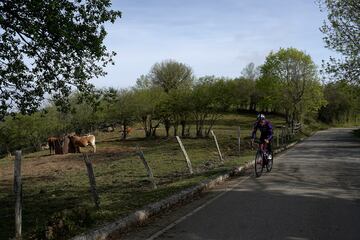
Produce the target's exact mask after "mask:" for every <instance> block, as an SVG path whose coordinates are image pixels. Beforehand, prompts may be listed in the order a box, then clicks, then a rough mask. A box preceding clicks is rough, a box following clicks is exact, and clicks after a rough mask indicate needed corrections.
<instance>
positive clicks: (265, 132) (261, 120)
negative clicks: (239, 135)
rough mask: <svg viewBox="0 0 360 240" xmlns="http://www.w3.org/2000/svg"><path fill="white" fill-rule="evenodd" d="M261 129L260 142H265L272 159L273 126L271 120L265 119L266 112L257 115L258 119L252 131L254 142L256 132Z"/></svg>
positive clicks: (269, 156)
mask: <svg viewBox="0 0 360 240" xmlns="http://www.w3.org/2000/svg"><path fill="white" fill-rule="evenodd" d="M258 129H259V130H260V133H261V135H260V143H261V144H265V149H267V151H268V159H271V158H272V156H271V153H272V150H271V141H272V138H273V127H272V125H271V123H270V121H268V120H266V119H265V115H264V114H259V115H258V116H257V120H256V122H255V123H254V128H253V131H252V136H251V143H252V144H254V140H255V137H256V132H257V130H258Z"/></svg>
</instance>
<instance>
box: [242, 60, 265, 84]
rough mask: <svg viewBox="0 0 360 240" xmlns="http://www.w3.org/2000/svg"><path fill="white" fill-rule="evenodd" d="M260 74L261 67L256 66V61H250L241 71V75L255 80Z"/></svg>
mask: <svg viewBox="0 0 360 240" xmlns="http://www.w3.org/2000/svg"><path fill="white" fill-rule="evenodd" d="M259 75H260V69H259V68H257V67H255V64H254V63H252V62H251V63H249V64H248V65H246V66H245V67H244V69H243V70H242V71H241V76H242V77H243V78H246V79H250V80H255V79H257V78H258V77H259Z"/></svg>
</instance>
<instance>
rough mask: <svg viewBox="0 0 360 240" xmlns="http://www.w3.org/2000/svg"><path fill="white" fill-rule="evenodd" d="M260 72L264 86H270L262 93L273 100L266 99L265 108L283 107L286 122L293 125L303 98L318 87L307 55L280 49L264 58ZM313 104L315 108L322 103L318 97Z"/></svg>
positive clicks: (302, 106) (313, 68) (312, 64)
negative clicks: (313, 88) (267, 100)
mask: <svg viewBox="0 0 360 240" xmlns="http://www.w3.org/2000/svg"><path fill="white" fill-rule="evenodd" d="M261 73H262V76H261V78H262V79H264V83H263V84H262V85H263V87H264V88H265V89H266V88H267V87H270V91H268V92H265V93H266V95H267V96H272V95H274V98H272V97H270V98H269V100H270V102H268V105H267V107H268V108H274V107H275V106H282V108H283V110H284V112H285V114H286V119H287V122H288V123H292V125H293V124H294V122H295V121H301V117H302V116H303V114H302V113H303V112H302V111H303V110H304V109H305V108H304V105H303V104H304V99H305V98H304V96H305V95H307V94H308V92H309V91H310V90H312V87H314V86H316V84H318V85H319V80H318V77H317V72H316V66H315V64H314V62H313V61H312V59H311V57H310V55H308V54H306V53H304V52H302V51H299V50H297V49H295V48H287V49H282V48H281V49H280V50H279V51H278V52H276V53H273V52H271V53H270V54H269V55H268V56H267V57H266V61H265V63H264V65H263V66H262V67H261ZM313 101H314V102H313V103H312V104H313V106H316V107H317V108H320V107H321V105H322V104H323V103H324V102H323V101H322V99H321V96H320V97H319V98H314V100H313ZM308 104H309V103H308Z"/></svg>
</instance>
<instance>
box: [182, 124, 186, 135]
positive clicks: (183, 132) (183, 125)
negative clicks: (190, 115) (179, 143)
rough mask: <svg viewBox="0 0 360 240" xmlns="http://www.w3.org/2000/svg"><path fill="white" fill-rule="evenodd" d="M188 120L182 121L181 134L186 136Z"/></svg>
mask: <svg viewBox="0 0 360 240" xmlns="http://www.w3.org/2000/svg"><path fill="white" fill-rule="evenodd" d="M185 128H186V121H184V120H183V121H181V136H182V137H185Z"/></svg>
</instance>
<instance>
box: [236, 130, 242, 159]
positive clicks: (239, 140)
mask: <svg viewBox="0 0 360 240" xmlns="http://www.w3.org/2000/svg"><path fill="white" fill-rule="evenodd" d="M240 130H241V129H240V127H238V136H237V137H238V151H239V157H240V156H241V154H240V143H241V135H240Z"/></svg>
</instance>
